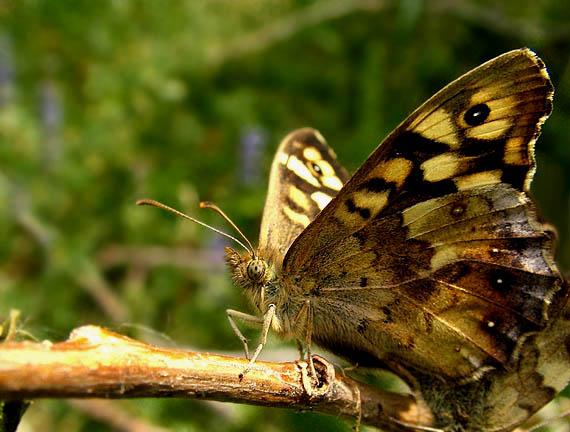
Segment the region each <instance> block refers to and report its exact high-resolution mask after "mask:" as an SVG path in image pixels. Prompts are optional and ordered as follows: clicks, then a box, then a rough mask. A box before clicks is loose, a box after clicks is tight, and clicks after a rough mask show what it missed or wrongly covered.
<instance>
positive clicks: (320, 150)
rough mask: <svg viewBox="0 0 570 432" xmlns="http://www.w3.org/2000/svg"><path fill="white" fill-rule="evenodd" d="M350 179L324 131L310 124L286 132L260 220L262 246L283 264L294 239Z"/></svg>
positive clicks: (260, 241) (268, 253)
mask: <svg viewBox="0 0 570 432" xmlns="http://www.w3.org/2000/svg"><path fill="white" fill-rule="evenodd" d="M347 179H348V172H347V171H346V170H345V169H344V168H343V167H342V166H340V164H339V163H338V162H337V160H336V155H335V154H334V152H333V151H332V149H331V148H330V147H329V146H328V145H327V144H326V142H325V140H324V138H323V137H322V135H321V134H320V133H319V132H318V131H316V130H315V129H311V128H304V129H299V130H296V131H294V132H292V133H290V134H289V135H287V136H286V137H285V138H284V139H283V141H282V142H281V144H280V145H279V148H278V150H277V153H276V155H275V158H274V160H273V164H272V166H271V173H270V176H269V190H268V194H267V199H266V202H265V209H264V212H263V220H262V222H261V232H260V240H259V249H260V252H261V254H262V255H263V256H265V257H268V258H271V259H272V260H273V261H274V262H276V263H278V265H280V264H281V262H282V261H283V258H284V256H285V252H286V251H287V249H288V248H289V246H290V245H291V243H292V242H293V240H294V239H295V238H296V237H297V236H298V235H299V234H300V233H301V232H302V231H303V230H304V229H305V228H306V227H307V226H308V225H309V223H310V222H311V221H312V220H313V219H314V218H315V216H316V215H317V214H318V213H319V212H320V211H321V210H322V209H323V208H324V207H325V206H326V205H327V204H328V203H329V202H330V200H331V199H332V198H333V197H334V196H335V195H336V194H337V192H338V191H339V190H340V189H341V188H342V186H343V184H344V183H345V182H346V180H347Z"/></svg>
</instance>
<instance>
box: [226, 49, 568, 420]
mask: <svg viewBox="0 0 570 432" xmlns="http://www.w3.org/2000/svg"><path fill="white" fill-rule="evenodd" d="M552 95H553V86H552V84H551V81H550V79H549V77H548V74H547V71H546V68H545V66H544V63H543V62H542V61H541V60H540V59H539V58H538V57H537V56H536V55H535V54H534V53H533V52H532V51H530V50H529V49H519V50H515V51H511V52H508V53H506V54H503V55H501V56H499V57H496V58H494V59H492V60H490V61H488V62H487V63H484V64H483V65H481V66H479V67H477V68H475V69H473V70H471V71H470V72H468V73H466V74H465V75H463V76H461V77H460V78H458V79H457V80H455V81H453V82H452V83H451V84H449V85H448V86H446V87H445V88H443V89H442V90H441V91H439V92H438V93H436V94H435V95H434V96H433V97H432V98H430V99H429V100H428V101H427V102H425V103H424V104H423V105H422V106H420V107H419V108H418V109H417V110H416V111H414V112H413V113H412V114H411V115H410V116H409V117H408V118H407V119H406V120H404V121H403V122H402V123H401V124H400V125H399V126H398V127H397V128H396V129H395V130H394V131H393V132H392V133H391V134H390V135H388V137H387V138H386V139H385V140H384V141H383V142H382V143H381V144H380V145H379V146H378V147H377V148H376V149H375V150H374V151H373V152H372V153H371V155H370V156H369V157H368V159H367V160H366V161H365V162H364V163H363V164H362V166H361V167H360V168H359V169H358V170H357V171H356V172H355V173H354V174H353V175H352V176H351V177H350V176H349V175H348V173H347V171H346V170H345V169H344V168H342V166H341V165H340V164H339V163H338V161H337V158H336V156H335V153H334V152H333V151H332V149H331V148H330V147H329V146H328V145H327V143H326V141H325V139H324V138H323V137H322V135H321V134H320V133H319V132H318V131H316V130H314V129H311V128H304V129H299V130H296V131H294V132H292V133H291V134H289V135H288V136H287V137H286V138H285V139H284V140H283V141H282V142H281V144H280V145H279V148H278V150H277V153H276V155H275V158H274V161H273V164H272V167H271V173H270V178H269V189H268V194H267V199H266V204H265V209H264V212H263V218H262V222H261V231H260V240H259V246H258V248H253V247H251V246H248V247H246V249H247V251H246V252H243V253H240V252H238V251H236V250H234V249H232V248H229V247H228V248H226V260H227V263H228V265H229V267H230V269H231V273H232V276H233V280H234V281H235V284H236V285H237V286H239V287H241V288H242V289H243V291H244V292H245V294H246V295H247V296H248V297H249V299H250V300H251V303H252V304H253V306H254V307H255V308H256V309H257V312H258V313H259V315H260V316H261V317H260V318H258V317H256V316H250V315H247V314H243V313H241V312H237V311H232V310H229V311H228V316H229V318H230V322H231V324H232V327H233V328H234V330H235V331H236V333H237V334H238V335H239V336H240V338H241V339H242V342H243V343H244V346H245V349H246V355H248V348H247V341H246V339H245V338H244V337H243V336H242V335H241V333H240V332H239V330H238V329H237V326H236V324H235V322H234V319H236V318H237V319H239V320H242V321H246V322H250V323H258V324H260V325H262V326H263V332H262V338H261V343H260V344H259V346H258V347H257V349H256V351H255V353H254V354H253V356H252V357H251V359H252V360H251V363H250V364H252V363H253V362H254V361H255V359H256V358H257V355H258V354H259V352H260V351H261V349H262V347H263V345H264V344H265V338H266V335H267V332H268V330H269V329H272V330H273V331H274V332H276V333H277V334H278V335H279V336H281V337H283V338H292V339H295V340H297V341H300V342H302V343H304V344H305V345H306V347H307V355H308V358H309V360H310V347H311V345H312V344H317V345H319V346H321V347H323V348H326V349H327V350H329V351H331V352H332V353H334V354H337V355H339V356H340V357H343V358H345V359H347V360H348V361H349V362H351V363H353V364H358V365H359V366H360V367H371V368H384V369H389V370H391V371H393V372H395V373H396V374H398V375H399V376H401V377H403V378H404V379H405V380H406V382H408V384H409V385H410V387H411V388H412V389H414V391H418V392H420V393H421V395H422V397H423V398H424V399H425V400H426V402H427V403H428V405H429V406H430V408H431V410H432V411H433V414H434V422H433V426H435V427H440V428H444V429H446V430H458V431H460V430H461V431H462V430H465V431H469V430H484V431H506V430H512V429H513V428H514V427H516V426H517V425H518V424H520V423H522V422H523V421H524V420H525V419H526V418H528V417H529V416H530V415H531V414H532V413H533V412H535V411H536V410H537V409H538V408H540V407H541V406H542V405H544V404H545V403H546V402H547V401H548V400H550V399H552V398H553V397H554V396H555V395H556V394H557V393H558V392H559V391H561V390H562V389H563V388H564V386H565V385H566V383H567V382H568V380H569V379H570V307H569V306H568V301H567V300H568V295H569V289H568V285H567V283H566V281H565V280H564V278H563V276H562V275H561V273H560V271H559V269H558V268H557V265H556V263H555V259H554V254H555V243H556V234H555V231H554V230H553V228H551V227H550V226H549V225H547V224H546V223H544V222H543V220H542V218H541V217H540V215H539V212H538V209H537V207H536V205H535V204H534V203H533V201H532V200H531V198H530V196H529V187H530V183H531V181H532V177H533V174H534V171H535V159H534V145H535V142H536V140H537V138H538V136H539V134H540V128H541V125H542V123H543V122H544V121H545V119H546V118H547V117H548V115H549V114H550V112H551V110H552Z"/></svg>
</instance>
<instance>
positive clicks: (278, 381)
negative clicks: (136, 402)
mask: <svg viewBox="0 0 570 432" xmlns="http://www.w3.org/2000/svg"><path fill="white" fill-rule="evenodd" d="M315 363H316V367H317V370H318V374H319V375H320V376H319V384H318V385H316V384H315V383H314V382H311V380H310V379H309V378H308V375H307V368H306V364H305V363H304V362H294V363H268V362H256V363H255V364H254V366H253V367H252V369H251V370H250V371H249V372H248V373H247V375H246V376H245V378H244V379H242V380H240V379H239V378H238V376H239V374H240V373H241V372H242V371H243V369H244V367H245V366H246V365H247V360H245V359H241V358H233V357H227V356H221V355H216V354H206V353H197V352H187V351H182V350H172V349H165V348H159V347H156V346H152V345H148V344H146V343H143V342H140V341H136V340H134V339H130V338H128V337H125V336H122V335H119V334H116V333H113V332H110V331H108V330H105V329H102V328H100V327H96V326H84V327H80V328H77V329H75V330H74V331H73V332H72V333H71V335H70V337H69V339H68V340H67V341H65V342H61V343H56V344H53V343H51V342H42V343H36V342H27V341H26V342H7V343H5V344H2V345H0V399H36V398H47V397H49V398H94V397H99V398H103V397H104V398H134V397H181V398H194V399H208V400H218V401H229V402H239V403H247V404H254V405H264V406H271V407H282V408H290V409H296V410H313V411H316V412H321V413H325V414H331V415H335V416H339V415H341V416H343V417H346V418H352V419H353V420H354V421H355V420H356V419H357V418H358V417H359V415H360V414H361V416H362V423H363V424H368V425H374V426H379V427H382V428H383V429H384V430H387V431H396V430H400V431H402V430H407V429H406V428H403V427H402V426H401V425H399V424H396V423H394V422H393V421H392V419H397V420H398V421H401V422H406V423H415V424H423V425H429V423H430V421H431V417H430V414H429V412H428V411H427V410H426V409H425V408H424V407H423V405H422V403H421V402H420V401H416V400H415V399H414V398H413V397H412V396H409V395H406V396H404V395H398V394H394V393H390V392H386V391H383V390H381V389H378V388H376V387H371V386H368V385H366V384H362V383H359V382H357V381H354V380H352V379H350V378H347V377H344V376H342V374H336V373H335V370H334V367H333V366H332V365H331V364H330V363H328V362H327V361H326V360H324V359H322V358H320V357H315ZM410 430H412V429H410Z"/></svg>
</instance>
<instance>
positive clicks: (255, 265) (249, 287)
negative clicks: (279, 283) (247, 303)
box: [225, 247, 276, 312]
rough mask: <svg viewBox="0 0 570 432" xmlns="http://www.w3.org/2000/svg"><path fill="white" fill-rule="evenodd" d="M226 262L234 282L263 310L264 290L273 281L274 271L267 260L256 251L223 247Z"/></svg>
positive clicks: (265, 305) (264, 307) (264, 305)
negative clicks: (238, 250)
mask: <svg viewBox="0 0 570 432" xmlns="http://www.w3.org/2000/svg"><path fill="white" fill-rule="evenodd" d="M225 251H226V262H227V263H228V266H229V268H230V271H231V273H232V279H233V280H234V283H235V284H236V285H237V286H238V287H240V288H241V289H242V290H243V291H244V292H245V294H246V295H247V296H248V297H249V298H250V300H251V301H252V303H253V304H254V305H255V306H256V307H257V308H258V309H259V310H260V311H261V312H264V311H265V309H266V307H267V306H268V305H267V304H265V303H266V300H267V298H266V295H265V294H266V292H267V289H268V287H269V286H271V285H272V284H273V282H274V281H275V279H276V277H275V271H274V269H273V268H272V266H271V265H270V263H269V262H268V261H266V260H265V259H263V258H261V257H260V256H259V255H258V254H257V253H251V252H249V251H247V252H244V253H241V254H240V253H239V252H237V251H235V250H234V249H232V248H230V247H226V248H225Z"/></svg>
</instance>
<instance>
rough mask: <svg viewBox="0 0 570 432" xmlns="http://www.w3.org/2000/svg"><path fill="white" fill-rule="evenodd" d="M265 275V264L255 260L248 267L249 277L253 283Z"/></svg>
mask: <svg viewBox="0 0 570 432" xmlns="http://www.w3.org/2000/svg"><path fill="white" fill-rule="evenodd" d="M264 275H265V263H264V262H263V261H262V260H259V259H254V260H252V261H251V262H250V263H249V264H248V265H247V276H248V277H249V278H250V279H251V280H253V281H259V280H260V279H261V278H262V277H263V276H264Z"/></svg>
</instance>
